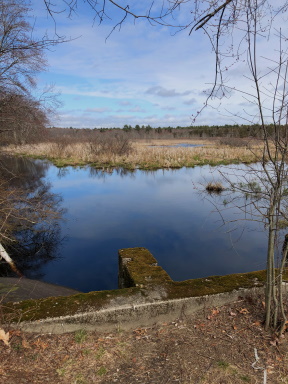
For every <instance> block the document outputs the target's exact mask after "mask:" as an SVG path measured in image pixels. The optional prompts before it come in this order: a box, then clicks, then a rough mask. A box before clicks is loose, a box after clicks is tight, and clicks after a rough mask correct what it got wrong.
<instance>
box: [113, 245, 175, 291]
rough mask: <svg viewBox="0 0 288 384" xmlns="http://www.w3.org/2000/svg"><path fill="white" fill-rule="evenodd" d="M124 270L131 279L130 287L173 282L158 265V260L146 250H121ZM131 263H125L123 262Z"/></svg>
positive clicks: (120, 256) (139, 248)
mask: <svg viewBox="0 0 288 384" xmlns="http://www.w3.org/2000/svg"><path fill="white" fill-rule="evenodd" d="M118 253H119V258H120V262H122V268H121V269H122V270H124V273H125V274H126V276H127V278H128V279H129V285H130V286H134V287H136V286H140V287H142V286H148V285H160V284H165V283H166V282H168V281H172V280H171V278H170V276H169V275H168V273H167V272H166V271H164V269H163V268H162V267H159V266H158V265H157V260H156V259H155V258H154V256H153V255H152V254H151V253H150V252H149V251H148V249H146V248H142V247H138V248H125V249H120V250H119V252H118ZM125 259H126V260H129V261H123V260H125Z"/></svg>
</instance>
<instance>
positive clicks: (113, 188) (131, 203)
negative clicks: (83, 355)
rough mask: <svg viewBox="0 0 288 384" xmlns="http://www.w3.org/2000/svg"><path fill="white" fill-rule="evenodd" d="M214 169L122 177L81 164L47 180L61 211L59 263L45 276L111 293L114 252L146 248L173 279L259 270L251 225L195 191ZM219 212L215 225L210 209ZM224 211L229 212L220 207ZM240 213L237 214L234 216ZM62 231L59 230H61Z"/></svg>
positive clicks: (257, 229) (258, 244) (260, 255)
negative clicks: (63, 238)
mask: <svg viewBox="0 0 288 384" xmlns="http://www.w3.org/2000/svg"><path fill="white" fill-rule="evenodd" d="M215 172H216V168H210V167H197V168H193V169H192V168H190V169H186V168H182V169H178V170H156V171H152V172H151V171H149V172H147V171H141V170H135V171H133V172H130V171H128V172H126V171H125V172H122V171H120V170H113V171H112V172H110V173H109V174H107V173H105V172H104V171H103V170H99V169H98V170H95V169H91V168H89V167H86V168H82V169H80V168H78V169H73V168H69V172H68V173H67V174H66V176H65V177H62V178H59V177H58V176H57V173H58V170H57V169H56V168H55V167H53V166H51V167H50V168H49V170H48V173H47V177H48V178H49V180H50V181H51V183H52V185H53V191H54V192H55V193H61V194H62V196H63V199H64V205H65V207H66V208H67V215H66V224H65V225H62V227H63V231H65V233H67V234H68V241H67V242H66V243H65V246H64V247H63V251H62V256H63V257H62V259H61V260H60V261H57V264H56V263H51V264H47V265H46V266H45V274H46V276H45V279H47V280H48V279H49V281H52V282H55V283H58V284H63V285H67V286H71V287H73V288H75V289H79V290H83V291H90V290H100V289H111V288H117V270H118V266H117V251H118V249H120V248H126V247H139V246H142V247H147V248H148V249H149V250H150V251H151V252H152V253H153V254H154V256H155V257H156V258H157V259H158V261H159V264H160V265H161V266H163V268H165V269H166V270H167V272H168V273H169V274H170V275H171V277H172V278H173V279H174V280H184V279H189V278H195V277H200V276H208V275H217V274H218V275H219V274H220V275H221V274H227V273H234V272H245V271H251V270H257V269H264V268H265V258H266V238H265V236H266V235H265V233H263V231H262V229H263V228H262V226H261V224H259V223H256V222H248V223H247V222H245V221H243V220H242V221H235V219H236V218H240V219H241V218H242V219H243V214H241V212H239V211H238V210H237V209H235V207H234V208H233V206H232V205H229V206H228V207H227V205H225V204H224V198H225V197H221V195H220V196H215V197H210V198H209V199H208V200H207V199H206V198H205V199H203V195H202V194H200V193H199V190H198V189H195V186H197V185H200V184H201V183H203V180H204V179H205V178H206V179H215V177H216V174H215ZM215 207H221V209H222V208H223V209H224V213H223V214H225V221H226V222H227V224H226V225H225V226H223V221H222V218H221V216H220V215H219V213H218V212H217V209H215ZM228 208H229V209H228ZM241 215H242V216H241ZM64 226H65V228H64Z"/></svg>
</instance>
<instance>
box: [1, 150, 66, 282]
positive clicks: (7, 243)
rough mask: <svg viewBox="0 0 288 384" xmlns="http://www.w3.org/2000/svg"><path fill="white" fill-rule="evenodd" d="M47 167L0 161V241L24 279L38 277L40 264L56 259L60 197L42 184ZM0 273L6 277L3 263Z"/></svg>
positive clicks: (26, 161)
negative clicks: (24, 276)
mask: <svg viewBox="0 0 288 384" xmlns="http://www.w3.org/2000/svg"><path fill="white" fill-rule="evenodd" d="M48 168H49V164H48V163H45V162H43V161H37V160H36V161H35V160H30V159H27V158H20V157H19V158H15V157H2V158H1V160H0V219H1V230H0V242H1V243H2V244H3V246H4V247H5V249H6V250H7V252H8V253H9V255H10V256H11V257H12V259H13V260H14V261H15V264H16V265H17V267H18V269H19V270H20V271H21V272H22V273H23V274H24V275H26V276H27V277H30V278H40V277H42V275H41V274H39V273H37V271H38V270H39V269H40V268H41V267H42V266H43V264H45V263H47V262H49V261H51V260H53V259H55V258H56V257H57V256H59V253H58V250H59V246H60V244H61V242H62V241H63V239H61V230H60V221H61V220H62V216H63V213H64V210H63V208H62V207H61V196H59V195H56V194H53V193H51V191H50V188H51V187H50V185H49V183H47V182H44V177H45V175H46V172H47V169H48ZM0 273H1V274H2V275H10V274H11V271H10V269H9V268H8V266H7V265H6V263H4V262H2V263H1V270H0Z"/></svg>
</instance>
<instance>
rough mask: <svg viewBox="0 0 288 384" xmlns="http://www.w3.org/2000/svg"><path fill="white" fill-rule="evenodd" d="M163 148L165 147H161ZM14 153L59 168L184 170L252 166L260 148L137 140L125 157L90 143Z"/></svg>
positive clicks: (13, 149)
mask: <svg viewBox="0 0 288 384" xmlns="http://www.w3.org/2000/svg"><path fill="white" fill-rule="evenodd" d="M180 143H189V144H199V145H201V146H200V147H195V148H191V147H172V145H176V144H180ZM161 146H163V147H161ZM4 151H5V152H8V153H11V154H20V155H25V156H31V157H36V158H46V159H49V160H51V161H52V162H53V163H54V164H55V165H57V166H66V165H84V164H92V165H94V166H96V167H107V168H109V167H125V168H130V169H135V168H141V169H157V168H181V167H185V166H186V167H193V166H195V165H204V164H210V165H218V164H231V163H252V162H255V161H258V159H259V156H260V155H261V152H262V150H261V146H260V145H259V143H257V142H254V143H252V142H250V143H249V145H239V143H238V144H237V146H233V145H231V143H230V144H225V143H221V142H220V141H219V140H214V141H211V140H205V139H204V140H199V139H198V140H197V139H196V140H149V141H145V140H143V141H140V140H139V141H134V142H132V143H131V150H130V151H129V152H127V153H125V154H117V153H115V152H113V151H108V150H107V151H98V150H97V147H96V146H95V145H93V144H91V143H89V142H87V143H85V142H84V143H70V144H63V143H56V142H49V143H40V144H37V145H33V144H30V145H22V146H9V147H6V148H5V149H4Z"/></svg>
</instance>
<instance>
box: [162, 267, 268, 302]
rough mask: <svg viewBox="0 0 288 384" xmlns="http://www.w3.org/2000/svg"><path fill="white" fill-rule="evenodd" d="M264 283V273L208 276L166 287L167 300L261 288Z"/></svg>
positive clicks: (174, 282) (173, 283) (174, 283)
mask: <svg viewBox="0 0 288 384" xmlns="http://www.w3.org/2000/svg"><path fill="white" fill-rule="evenodd" d="M265 281H266V271H256V272H248V273H237V274H233V275H226V276H210V277H206V278H200V279H193V280H186V281H180V282H176V281H173V282H171V283H170V284H168V285H167V287H166V291H167V295H168V296H167V298H168V299H177V298H184V297H198V296H205V295H214V294H217V293H224V292H231V291H233V290H235V289H236V290H238V289H240V288H252V287H257V286H258V287H259V286H263V285H264V283H265Z"/></svg>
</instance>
